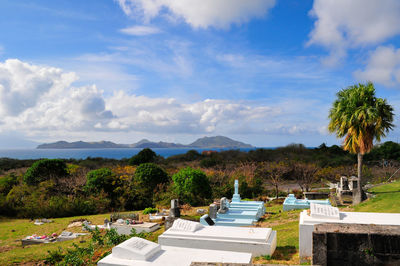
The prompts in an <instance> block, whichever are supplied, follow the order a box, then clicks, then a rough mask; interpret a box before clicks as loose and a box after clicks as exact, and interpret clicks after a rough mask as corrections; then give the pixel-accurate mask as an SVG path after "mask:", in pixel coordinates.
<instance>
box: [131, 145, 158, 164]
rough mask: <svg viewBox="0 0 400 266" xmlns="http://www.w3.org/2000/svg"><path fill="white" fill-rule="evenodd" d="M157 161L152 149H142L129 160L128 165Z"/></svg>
mask: <svg viewBox="0 0 400 266" xmlns="http://www.w3.org/2000/svg"><path fill="white" fill-rule="evenodd" d="M156 159H157V154H156V153H155V152H154V151H153V150H152V149H148V148H146V149H143V150H141V151H140V152H139V153H138V154H136V155H135V156H132V158H131V159H129V164H130V165H140V164H142V163H153V162H155V161H156Z"/></svg>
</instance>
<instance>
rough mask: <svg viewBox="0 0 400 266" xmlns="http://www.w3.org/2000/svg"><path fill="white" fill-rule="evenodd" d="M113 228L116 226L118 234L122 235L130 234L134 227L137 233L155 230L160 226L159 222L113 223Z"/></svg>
mask: <svg viewBox="0 0 400 266" xmlns="http://www.w3.org/2000/svg"><path fill="white" fill-rule="evenodd" d="M111 228H115V230H117V232H118V234H120V235H129V234H131V232H132V229H135V231H136V233H141V232H154V231H156V230H158V229H159V228H160V225H159V224H158V223H147V222H144V223H142V224H117V223H113V224H111Z"/></svg>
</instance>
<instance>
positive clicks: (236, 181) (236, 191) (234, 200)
mask: <svg viewBox="0 0 400 266" xmlns="http://www.w3.org/2000/svg"><path fill="white" fill-rule="evenodd" d="M240 200H241V198H240V194H239V181H238V180H237V179H236V180H235V194H233V196H232V201H233V202H240Z"/></svg>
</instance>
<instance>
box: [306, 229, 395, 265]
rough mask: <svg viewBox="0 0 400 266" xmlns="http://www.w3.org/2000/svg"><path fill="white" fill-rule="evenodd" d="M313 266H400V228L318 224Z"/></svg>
mask: <svg viewBox="0 0 400 266" xmlns="http://www.w3.org/2000/svg"><path fill="white" fill-rule="evenodd" d="M312 243H313V244H312V254H313V255H312V263H313V264H317V265H321V266H322V265H341V266H345V265H363V266H365V265H400V226H394V225H373V224H318V225H315V226H314V231H313V242H312Z"/></svg>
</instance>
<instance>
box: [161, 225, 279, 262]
mask: <svg viewBox="0 0 400 266" xmlns="http://www.w3.org/2000/svg"><path fill="white" fill-rule="evenodd" d="M158 243H159V244H161V245H163V246H175V247H189V248H196V249H212V250H226V251H237V252H249V253H251V254H252V255H253V256H260V255H272V254H273V253H274V251H275V248H276V231H273V230H272V229H271V228H254V227H232V226H204V225H202V224H200V223H198V222H192V221H187V220H182V219H178V220H176V221H175V222H174V224H173V225H172V227H171V228H170V229H168V230H167V231H165V232H164V233H163V234H162V235H160V236H159V237H158Z"/></svg>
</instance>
